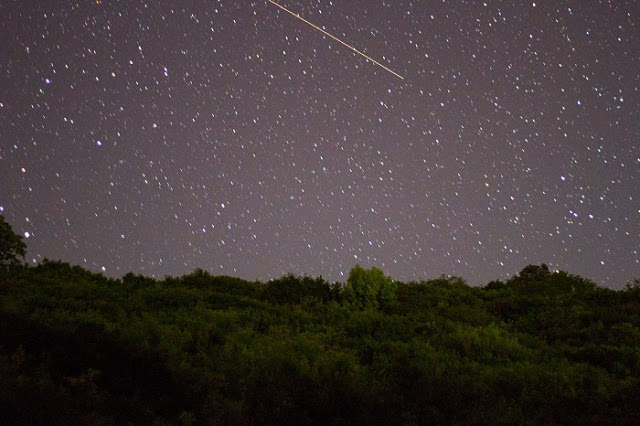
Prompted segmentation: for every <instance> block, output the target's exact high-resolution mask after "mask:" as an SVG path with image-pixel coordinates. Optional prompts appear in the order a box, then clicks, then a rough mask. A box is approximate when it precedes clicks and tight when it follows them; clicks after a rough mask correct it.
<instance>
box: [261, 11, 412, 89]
mask: <svg viewBox="0 0 640 426" xmlns="http://www.w3.org/2000/svg"><path fill="white" fill-rule="evenodd" d="M267 1H268V2H269V3H272V4H273V5H275V6H278V7H279V8H280V9H282V10H284V11H285V12H287V13H288V14H290V15H292V16H294V17H296V18H298V19H299V20H301V21H302V22H304V23H305V24H307V25H310V26H312V27H313V28H315V29H316V30H318V31H320V32H321V33H323V34H324V35H327V36H329V37H331V38H332V39H334V40H335V41H337V42H339V43H341V44H343V45H345V46H347V47H348V48H349V49H351V50H353V51H354V52H356V53H357V54H358V55H361V56H364V57H365V58H367V59H368V60H370V61H371V62H373V63H374V64H376V65H377V66H379V67H381V68H383V69H384V70H385V71H388V72H390V73H391V74H393V75H395V76H396V77H398V78H399V79H400V80H404V77H403V76H401V75H400V74H398V73H397V72H395V71H393V70H392V69H390V68H388V67H385V66H384V65H382V64H381V63H380V62H378V61H376V60H375V59H373V58H372V57H370V56H367V55H365V54H364V53H362V52H361V51H359V50H358V49H356V48H355V47H353V46H351V45H350V44H347V43H345V42H344V41H342V40H340V39H339V38H338V37H336V36H334V35H332V34H329V33H328V32H326V31H325V30H323V29H322V28H320V27H318V26H317V25H314V24H312V23H311V22H309V21H307V20H306V19H304V18H303V17H302V16H300V15H297V14H295V13H293V12H292V11H290V10H289V9H287V8H286V7H284V6H282V5H279V4H278V3H276V2H275V1H273V0H267Z"/></svg>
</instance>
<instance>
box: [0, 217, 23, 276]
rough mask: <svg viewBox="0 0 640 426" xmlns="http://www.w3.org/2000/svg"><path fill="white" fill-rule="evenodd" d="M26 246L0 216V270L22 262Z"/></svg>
mask: <svg viewBox="0 0 640 426" xmlns="http://www.w3.org/2000/svg"><path fill="white" fill-rule="evenodd" d="M26 253H27V245H26V244H25V243H24V241H22V237H21V236H19V235H17V234H16V233H15V232H13V228H11V225H9V224H8V223H7V222H6V221H5V220H4V216H2V215H0V268H7V267H9V266H15V265H18V264H20V263H21V261H20V258H22V261H24V256H25V254H26Z"/></svg>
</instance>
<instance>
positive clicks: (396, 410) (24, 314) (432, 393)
mask: <svg viewBox="0 0 640 426" xmlns="http://www.w3.org/2000/svg"><path fill="white" fill-rule="evenodd" d="M638 288H640V285H639V284H638V282H637V280H636V282H634V283H632V284H629V285H628V286H627V287H626V288H625V289H624V290H621V291H613V290H610V289H604V288H599V287H597V286H596V285H595V284H593V283H592V282H590V281H589V280H586V279H584V278H581V277H578V276H575V275H571V274H567V273H565V272H551V271H549V270H548V268H546V266H544V265H541V266H534V265H531V266H528V267H526V268H525V269H523V271H522V272H521V273H520V274H518V275H516V276H514V277H513V278H511V279H509V280H507V281H506V282H500V281H494V282H492V283H490V284H489V285H487V286H486V287H484V288H474V287H470V286H468V285H466V283H465V282H464V280H462V279H461V278H458V277H448V276H442V277H440V278H437V279H434V280H430V281H426V282H420V283H415V282H414V283H399V282H394V281H392V280H391V279H390V278H387V277H385V276H384V274H383V273H382V271H380V270H377V269H375V268H372V269H371V270H368V271H367V270H364V269H362V268H360V267H357V268H354V271H352V276H351V279H350V281H349V283H348V284H347V285H346V286H342V285H340V284H330V283H327V282H325V281H324V280H323V279H322V278H311V277H298V276H294V275H291V274H290V275H286V276H284V277H282V278H280V279H277V280H273V281H270V282H268V283H258V282H247V281H244V280H240V279H238V278H232V277H216V276H212V275H210V274H208V273H207V272H205V271H202V270H196V271H194V272H193V273H191V274H189V275H185V276H183V277H178V278H175V277H167V278H165V279H163V280H156V279H152V278H148V277H144V276H139V275H134V274H127V275H125V276H124V277H123V278H122V279H118V280H114V279H108V278H106V277H104V276H103V275H101V274H95V273H92V272H89V271H86V270H84V269H82V268H80V267H77V266H70V265H68V264H66V263H62V262H52V261H45V262H43V263H42V264H40V265H38V266H36V267H29V268H26V267H21V268H8V269H5V270H3V271H2V273H1V274H0V408H1V411H2V417H3V418H2V421H3V422H6V423H7V424H79V423H81V424H113V423H116V424H126V423H130V424H152V423H156V424H161V423H169V424H219V423H220V424H425V423H426V424H433V423H435V424H441V423H446V424H450V423H456V424H488V423H491V424H494V423H509V424H514V423H533V424H539V423H542V424H546V423H565V424H568V423H571V424H573V423H580V424H582V423H589V424H602V423H606V424H637V423H639V422H640V409H639V407H640V405H639V404H638V401H640V292H639V291H638Z"/></svg>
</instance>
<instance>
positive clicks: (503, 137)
mask: <svg viewBox="0 0 640 426" xmlns="http://www.w3.org/2000/svg"><path fill="white" fill-rule="evenodd" d="M279 4H281V5H283V6H285V7H287V8H288V9H290V10H292V11H293V12H295V13H298V14H300V16H302V17H304V18H306V19H308V20H309V21H311V22H313V23H314V24H316V25H318V26H319V27H321V28H323V29H324V30H325V31H327V32H329V33H331V34H333V35H335V36H336V37H338V38H340V39H342V40H344V41H345V42H346V43H348V44H350V45H352V46H354V47H355V48H357V49H358V50H360V51H362V52H363V53H365V54H366V55H369V56H370V57H372V58H374V59H375V60H377V61H379V62H380V63H382V64H384V65H385V66H387V67H389V68H390V69H392V70H393V71H394V72H397V73H398V74H400V75H402V76H403V77H404V80H401V79H400V78H398V77H396V76H394V75H393V74H391V73H390V72H388V71H385V70H384V69H383V68H381V67H379V66H377V65H375V64H374V63H373V62H371V61H368V60H367V59H365V58H364V57H362V56H360V55H358V54H357V53H355V52H353V51H352V50H349V49H348V48H347V47H345V46H343V45H341V44H340V43H338V42H337V41H335V40H333V39H331V38H330V37H328V36H326V35H323V34H322V33H321V32H320V31H318V30H316V29H314V28H312V27H310V26H309V25H306V24H305V23H303V22H302V21H300V20H298V19H296V18H295V17H294V16H291V15H289V14H287V13H286V12H285V11H283V10H281V9H279V8H278V7H276V6H274V5H273V4H270V3H269V2H268V1H267V0H261V1H226V0H225V1H222V0H217V1H213V0H209V1H201V0H191V1H179V2H178V1H166V0H154V1H142V0H132V1H115V0H114V1H93V2H92V1H68V0H56V1H35V0H31V1H11V0H6V1H1V2H0V45H1V46H2V47H1V48H0V213H1V214H3V215H4V216H5V218H6V219H7V221H8V222H9V223H10V224H12V226H13V228H14V230H15V231H16V232H17V233H20V234H21V235H24V236H25V237H26V239H25V242H26V243H27V246H28V253H27V259H28V260H29V261H30V262H39V261H41V260H42V259H44V258H45V257H46V258H49V259H60V260H63V261H67V262H70V263H73V264H79V265H81V266H83V267H87V268H89V269H91V270H94V271H97V272H104V273H105V274H106V275H108V276H113V277H119V276H122V275H124V274H125V273H127V272H130V271H131V272H134V273H140V274H144V275H150V276H155V277H158V278H162V277H164V276H165V275H174V276H175V275H182V274H185V273H189V272H191V271H193V270H194V269H196V268H202V269H204V270H207V271H209V272H211V273H212V274H214V275H231V276H237V277H241V278H245V279H250V280H254V279H259V280H262V281H265V280H268V279H271V278H277V277H280V276H282V275H283V274H286V273H288V272H292V273H294V274H296V275H311V276H320V275H322V276H323V277H324V278H325V279H327V280H329V281H341V282H344V281H345V280H346V276H347V274H348V272H349V270H350V269H351V268H352V267H353V266H354V265H355V264H357V263H358V264H360V265H362V266H364V267H370V266H377V267H379V268H381V269H382V270H383V271H384V272H385V273H386V274H387V275H389V276H391V277H393V278H395V279H397V280H402V281H411V280H424V279H430V278H435V277H438V276H440V275H441V274H450V275H459V276H461V277H463V278H465V279H466V280H467V282H469V283H470V284H472V285H484V284H487V283H488V282H489V281H491V280H494V279H505V278H507V277H509V276H512V275H514V274H516V273H518V272H519V271H520V270H521V269H522V268H524V267H525V266H526V265H528V264H540V263H546V264H548V265H549V267H550V268H551V269H561V270H565V271H568V272H570V273H574V274H578V275H581V276H583V277H586V278H590V279H592V280H594V281H595V282H596V283H597V284H599V285H603V286H609V287H613V288H621V287H623V286H624V285H625V284H626V283H627V282H628V281H631V280H632V279H633V278H636V277H640V253H639V251H640V189H639V188H640V106H639V89H638V87H639V86H640V83H639V82H640V66H639V64H640V60H639V59H640V28H639V26H640V7H639V5H638V2H636V1H632V0H627V1H622V0H612V1H595V0H581V1H551V0H543V1H536V2H532V1H528V2H525V1H487V2H484V3H483V2H482V1H475V0H473V1H446V2H445V1H435V0H434V1H409V0H394V1H391V0H366V1H347V0H334V1H325V0H322V1H311V0H307V1H293V0H279Z"/></svg>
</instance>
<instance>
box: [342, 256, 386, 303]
mask: <svg viewBox="0 0 640 426" xmlns="http://www.w3.org/2000/svg"><path fill="white" fill-rule="evenodd" d="M397 287H398V285H397V283H395V282H394V281H393V280H392V279H391V278H389V277H387V276H385V275H384V272H382V270H380V269H378V268H376V267H375V266H374V267H372V268H371V269H364V268H363V267H362V266H360V265H356V266H354V267H353V268H351V271H349V278H348V279H347V286H346V288H345V294H346V296H347V299H350V300H351V301H353V302H356V304H358V305H359V306H361V307H365V306H376V307H377V306H378V305H379V303H380V302H382V303H388V302H390V301H391V300H393V299H394V298H395V295H396V289H397Z"/></svg>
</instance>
